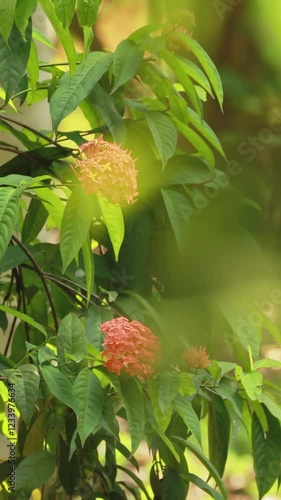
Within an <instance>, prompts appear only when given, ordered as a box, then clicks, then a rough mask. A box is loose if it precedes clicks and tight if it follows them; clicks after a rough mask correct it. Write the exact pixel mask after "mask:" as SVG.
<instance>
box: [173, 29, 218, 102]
mask: <svg viewBox="0 0 281 500" xmlns="http://www.w3.org/2000/svg"><path fill="white" fill-rule="evenodd" d="M173 38H175V39H179V42H180V43H183V44H184V45H185V46H186V47H187V48H188V50H191V51H192V52H193V54H194V55H195V57H196V58H197V59H198V61H199V62H200V64H201V66H202V68H203V69H204V71H205V73H206V75H207V77H208V78H209V80H210V82H211V85H212V87H213V89H214V92H215V94H216V96H217V99H218V101H219V104H220V107H221V109H222V103H223V88H222V83H221V78H220V75H219V73H218V70H217V68H216V66H215V65H214V63H213V61H212V60H211V58H210V57H209V56H208V54H207V53H206V52H205V50H204V49H203V48H202V47H201V46H200V45H199V43H198V42H197V41H196V40H195V39H194V38H192V37H190V36H188V35H185V34H184V33H180V32H175V33H173Z"/></svg>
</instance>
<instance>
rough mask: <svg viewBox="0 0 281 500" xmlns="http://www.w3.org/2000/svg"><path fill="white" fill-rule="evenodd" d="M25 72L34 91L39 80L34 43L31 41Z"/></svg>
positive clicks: (37, 60)
mask: <svg viewBox="0 0 281 500" xmlns="http://www.w3.org/2000/svg"><path fill="white" fill-rule="evenodd" d="M27 71H28V75H29V79H30V86H31V88H32V90H33V91H34V90H35V89H36V87H37V82H38V80H39V59H38V54H37V48H36V45H35V42H34V41H33V40H31V46H30V53H29V59H28V62H27Z"/></svg>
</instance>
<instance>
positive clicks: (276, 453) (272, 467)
mask: <svg viewBox="0 0 281 500" xmlns="http://www.w3.org/2000/svg"><path fill="white" fill-rule="evenodd" d="M265 411H266V416H267V420H268V432H267V433H264V431H263V429H262V426H261V424H260V421H259V419H258V417H257V415H256V414H255V413H254V414H253V420H252V446H253V455H254V470H255V474H256V483H257V487H258V491H259V499H261V498H263V497H264V495H265V494H266V493H267V492H268V491H269V489H270V488H271V487H272V486H273V484H274V483H275V481H276V480H277V479H278V477H279V475H280V461H281V452H280V450H281V429H280V423H279V420H278V419H276V418H275V417H273V415H271V413H270V412H269V411H268V410H267V409H266V408H265Z"/></svg>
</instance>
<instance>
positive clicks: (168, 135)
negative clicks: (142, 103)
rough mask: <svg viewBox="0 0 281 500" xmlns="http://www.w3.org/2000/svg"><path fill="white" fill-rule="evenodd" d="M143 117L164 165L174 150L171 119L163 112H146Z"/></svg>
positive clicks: (174, 129)
mask: <svg viewBox="0 0 281 500" xmlns="http://www.w3.org/2000/svg"><path fill="white" fill-rule="evenodd" d="M145 119H146V121H147V123H148V126H149V129H150V132H151V134H152V137H153V139H154V143H155V146H156V149H157V152H158V154H159V156H160V159H161V161H162V164H163V167H165V165H166V163H167V161H168V160H169V158H171V157H172V156H173V154H174V153H175V150H176V145H177V131H176V128H175V127H174V125H173V123H172V122H171V120H170V119H169V118H168V117H167V116H166V115H165V114H163V113H158V112H151V113H146V114H145Z"/></svg>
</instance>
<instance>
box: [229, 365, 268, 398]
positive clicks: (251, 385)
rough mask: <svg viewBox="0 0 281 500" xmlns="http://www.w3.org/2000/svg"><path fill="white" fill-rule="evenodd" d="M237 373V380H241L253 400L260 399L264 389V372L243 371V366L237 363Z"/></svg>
mask: <svg viewBox="0 0 281 500" xmlns="http://www.w3.org/2000/svg"><path fill="white" fill-rule="evenodd" d="M235 375H236V378H237V380H239V381H241V384H242V386H243V388H244V389H245V391H246V393H247V394H248V396H249V398H250V399H251V400H252V401H255V400H259V399H260V395H261V391H262V383H263V381H262V380H263V379H262V374H261V373H260V372H249V373H246V372H244V371H243V369H242V367H241V366H239V365H237V366H236V367H235Z"/></svg>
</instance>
